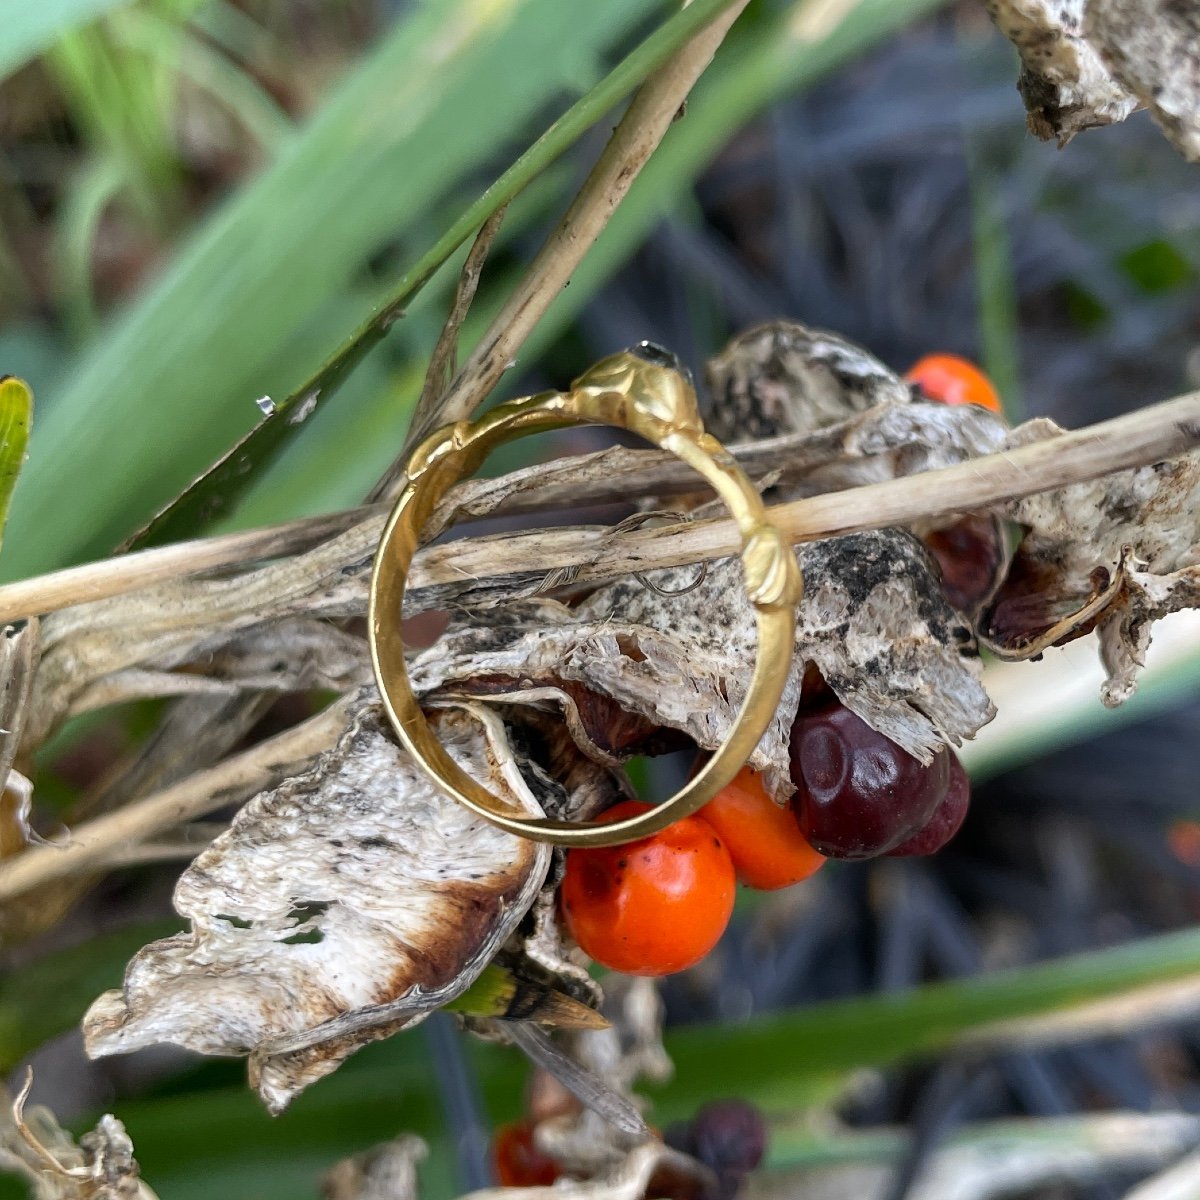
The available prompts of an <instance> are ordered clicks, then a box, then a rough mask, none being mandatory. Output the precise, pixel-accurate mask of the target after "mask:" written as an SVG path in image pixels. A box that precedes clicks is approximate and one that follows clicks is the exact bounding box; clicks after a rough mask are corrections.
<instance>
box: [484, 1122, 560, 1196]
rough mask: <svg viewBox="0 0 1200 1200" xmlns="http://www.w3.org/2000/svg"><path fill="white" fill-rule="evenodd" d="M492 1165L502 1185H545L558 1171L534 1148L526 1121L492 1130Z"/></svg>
mask: <svg viewBox="0 0 1200 1200" xmlns="http://www.w3.org/2000/svg"><path fill="white" fill-rule="evenodd" d="M492 1164H493V1165H494V1166H495V1168H496V1178H497V1179H498V1180H499V1181H500V1183H501V1185H502V1186H504V1187H541V1186H549V1185H550V1184H552V1183H553V1182H554V1181H555V1180H556V1179H557V1178H558V1177H559V1175H561V1174H562V1172H561V1171H560V1170H559V1166H558V1163H556V1162H555V1161H554V1159H552V1158H551V1157H550V1156H549V1155H548V1154H543V1153H542V1151H541V1150H539V1149H538V1148H537V1146H536V1144H535V1143H534V1140H533V1126H532V1125H531V1124H530V1123H529V1122H528V1121H512V1122H510V1123H509V1124H507V1125H501V1126H500V1128H499V1129H497V1130H496V1136H495V1138H494V1139H493V1140H492Z"/></svg>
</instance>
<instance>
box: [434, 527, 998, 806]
mask: <svg viewBox="0 0 1200 1200" xmlns="http://www.w3.org/2000/svg"><path fill="white" fill-rule="evenodd" d="M796 553H797V556H798V558H799V561H800V565H801V568H802V570H803V571H804V575H805V579H806V580H807V586H806V591H805V596H804V599H803V600H802V601H801V604H800V608H799V611H798V616H797V635H796V658H795V661H794V663H793V666H792V671H791V675H790V678H789V680H788V683H787V685H786V687H785V689H784V694H783V700H782V702H781V704H780V707H779V711H778V713H777V715H776V718H775V720H774V721H773V722H772V724H771V726H770V727H769V728H768V730H767V732H766V734H764V736H763V738H762V740H761V741H760V742H759V745H758V746H757V748H756V749H755V751H754V753H753V754H752V755H751V757H750V764H751V766H753V767H754V768H755V770H757V771H760V772H761V773H762V774H763V776H764V782H765V785H766V787H767V789H768V790H769V791H770V793H771V794H772V795H773V796H775V797H776V798H777V799H779V800H783V799H785V798H786V797H787V796H788V795H790V793H791V790H792V785H791V781H790V777H789V765H788V748H787V747H788V734H789V731H790V727H791V723H792V720H793V718H794V717H795V714H796V709H797V707H798V706H799V701H800V685H801V678H802V675H803V670H804V665H805V663H806V662H812V663H815V664H816V666H817V667H818V668H819V669H820V671H821V673H822V674H823V675H824V676H825V677H826V679H827V680H828V681H829V683H830V686H831V687H833V689H834V690H835V691H836V692H837V694H838V696H839V697H840V698H841V700H842V701H843V702H844V703H845V704H846V705H847V706H848V707H850V708H852V709H853V710H854V711H855V712H857V713H858V714H859V715H860V716H861V717H862V718H863V719H864V720H865V721H867V722H868V723H869V724H871V725H872V726H874V727H875V728H877V729H879V730H880V732H882V733H885V734H887V736H888V737H890V738H892V739H893V740H894V741H895V742H897V743H898V744H899V745H901V746H903V747H904V748H905V749H906V750H908V751H909V752H910V753H912V754H915V755H917V756H918V757H920V758H921V759H922V760H923V761H929V760H930V759H931V758H932V755H933V754H934V753H936V752H937V751H938V750H939V749H940V748H941V746H942V745H943V744H944V743H946V742H952V743H954V744H958V743H959V742H960V741H961V739H962V738H964V737H971V736H972V735H973V734H974V733H975V731H976V730H978V729H979V728H980V726H982V725H984V724H985V723H986V722H987V721H989V720H990V719H991V717H992V712H993V710H992V707H991V704H990V702H989V701H988V699H987V695H986V693H985V692H984V690H983V688H982V685H981V684H980V682H979V666H978V663H977V662H976V661H975V659H974V658H973V657H970V656H969V655H968V654H964V650H968V651H969V649H970V647H971V635H970V633H969V631H968V630H967V629H966V628H965V626H964V625H963V624H962V622H961V620H960V618H958V617H957V616H956V614H955V613H954V611H953V610H952V609H951V608H950V606H949V604H948V603H947V601H946V599H945V597H944V595H943V594H942V591H941V587H940V584H939V582H938V580H937V577H936V574H935V570H936V569H935V568H934V567H933V565H932V563H931V562H930V559H929V557H928V555H927V553H926V551H925V549H924V547H923V546H922V545H921V544H920V543H919V542H918V541H917V539H916V538H914V537H912V536H911V535H909V534H906V533H904V532H902V531H899V530H882V531H878V532H875V533H865V534H855V535H852V536H849V537H844V538H832V539H829V540H827V541H822V542H813V543H809V544H807V545H804V546H800V547H797V548H796ZM692 574H693V573H692V572H691V571H690V570H689V569H688V568H681V569H679V570H676V571H663V572H660V573H659V575H658V576H657V577H656V578H657V579H658V581H659V582H660V583H662V585H663V586H664V587H666V588H672V587H677V586H680V585H682V584H684V583H687V582H689V581H690V579H691V578H692ZM756 640H757V639H756V633H755V625H754V618H753V611H752V609H751V608H750V605H749V602H748V601H747V600H746V598H745V595H744V592H743V584H742V578H741V566H740V564H738V563H734V562H729V561H725V562H718V563H715V564H714V565H713V568H712V570H711V571H710V572H709V576H708V578H707V579H706V580H705V581H704V583H703V584H702V585H701V586H700V587H699V588H697V589H696V590H694V591H692V592H689V593H688V594H687V595H682V596H667V595H661V594H659V593H656V592H654V591H651V590H649V589H647V588H645V587H643V586H642V585H641V584H638V583H636V582H632V581H630V582H621V583H616V584H612V585H610V586H609V587H605V588H600V589H598V590H597V591H596V592H594V593H593V594H592V595H591V596H589V597H588V598H587V599H586V600H585V601H583V602H582V603H581V604H580V605H579V606H578V607H577V608H576V609H574V610H570V609H567V608H566V607H565V606H563V605H560V604H554V603H547V602H535V603H530V604H527V605H523V606H513V607H511V608H508V609H506V610H504V611H503V612H502V613H495V614H487V615H484V614H478V615H476V616H474V617H473V618H472V623H471V624H470V625H466V626H461V627H460V626H452V628H451V629H450V631H449V632H448V633H447V635H446V636H445V637H443V638H442V640H441V641H439V642H438V643H437V645H436V646H434V647H432V648H431V649H430V650H427V651H425V652H424V653H423V654H422V655H420V656H419V657H418V658H417V659H416V661H415V662H414V664H413V678H414V682H415V683H416V684H417V686H418V687H419V688H426V689H428V688H435V687H441V688H444V689H446V690H448V691H455V690H456V689H457V690H463V691H471V690H472V687H473V685H472V684H471V682H470V681H472V680H479V679H483V680H485V681H487V682H486V686H487V687H488V688H492V687H495V686H496V681H497V680H507V681H508V683H507V684H505V685H504V686H505V689H506V690H505V694H506V695H507V696H508V697H510V698H513V699H520V698H521V693H522V692H523V691H525V692H528V693H530V695H531V697H532V698H533V699H534V700H535V701H540V700H541V699H542V698H543V697H544V696H545V695H546V691H547V689H551V690H553V689H557V690H558V691H560V692H561V693H562V695H563V697H564V699H563V704H564V706H567V705H569V704H570V703H571V702H575V704H576V712H578V713H582V712H583V711H584V709H583V708H580V707H579V705H578V703H577V701H578V696H579V692H578V690H577V687H576V685H583V686H584V687H585V688H586V689H587V690H588V691H590V692H594V693H596V694H597V695H598V696H600V697H606V698H608V699H609V700H612V701H615V702H616V705H617V706H618V709H619V711H620V713H621V714H633V715H634V716H637V717H642V718H645V719H647V720H648V721H649V722H650V723H651V725H654V726H665V727H666V728H668V729H672V730H677V731H680V732H682V733H685V734H686V735H687V736H688V737H689V738H690V739H691V740H692V741H694V742H695V743H696V744H697V745H698V746H700V747H702V748H703V749H706V750H715V749H716V748H717V747H718V746H719V745H720V744H721V743H722V742H723V741H724V740H725V738H726V736H727V734H728V731H729V728H730V726H731V724H732V722H733V719H734V717H735V715H736V713H737V710H738V708H739V706H740V704H741V701H742V698H743V697H744V695H745V689H746V686H747V684H748V682H749V679H750V674H751V671H752V670H753V666H754V655H755V652H756ZM594 711H595V712H598V713H604V712H606V711H608V710H607V709H606V708H605V706H603V705H602V704H597V705H595V706H594ZM628 725H629V722H628V720H627V717H626V716H624V715H622V716H621V717H619V718H618V720H617V725H616V727H617V728H622V729H623V728H627V727H628ZM602 733H603V730H601V731H599V732H592V731H589V734H588V737H589V741H590V742H591V743H593V744H594V743H595V742H596V741H597V739H598V738H599V737H600V736H601V734H602ZM608 749H610V750H611V749H612V745H611V741H610V743H609V746H608Z"/></svg>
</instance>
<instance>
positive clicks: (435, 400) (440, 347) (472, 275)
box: [367, 204, 508, 503]
mask: <svg viewBox="0 0 1200 1200" xmlns="http://www.w3.org/2000/svg"><path fill="white" fill-rule="evenodd" d="M507 211H508V205H507V204H505V205H503V206H502V207H500V208H498V209H497V210H496V211H495V212H494V213H492V215H491V216H490V217H488V219H487V220H486V221H485V222H484V223H483V227H482V228H481V229H480V230H479V232H478V233H477V234H476V235H475V241H474V242H472V243H471V250H470V252H469V253H468V254H467V260H466V262H464V263H463V268H462V271H461V272H460V274H459V277H458V286H457V287H456V288H455V290H454V302H453V304H451V306H450V315H449V316H448V317H447V318H446V323H445V325H443V326H442V332H441V334H440V335H439V336H438V340H437V345H435V346H434V348H433V354H432V355H431V356H430V359H429V370H428V371H426V372H425V386H424V387H422V389H421V395H420V398H419V399H418V400H417V405H416V408H414V409H413V415H412V421H411V422H410V423H409V430H408V436H407V437H406V438H405V439H404V446H403V447H402V449H401V451H400V455H399V461H400V462H407V461H408V456H409V453H410V451H411V450H412V448H413V447H414V446H415V445H416V444H417V442H418V440H419V439H420V437H421V436H423V435H422V434H421V433H420V431H421V430H423V429H434V428H436V427H437V425H438V423H439V422H438V414H439V413H440V411H441V407H442V397H443V395H444V394H445V391H446V388H447V386H448V385H449V384H450V381H451V379H452V378H453V376H454V374H455V372H456V370H457V364H458V335H459V332H460V331H461V329H462V324H463V321H465V320H466V319H467V313H468V312H469V311H470V309H471V303H472V301H473V300H474V299H475V292H476V289H477V288H478V287H479V278H480V276H481V275H482V274H483V264H484V262H485V261H486V260H487V256H488V253H489V251H490V250H491V248H492V243H493V242H494V241H495V240H496V234H498V233H499V232H500V223H501V222H502V221H503V220H504V214H505V213H506V212H507ZM386 490H387V489H386V487H385V486H383V480H380V483H379V484H377V485H376V486H375V487H374V488H372V489H371V492H370V494H369V495H368V496H367V502H368V503H370V502H371V501H372V500H375V499H378V498H379V496H380V495H382V494H383V493H384V492H386Z"/></svg>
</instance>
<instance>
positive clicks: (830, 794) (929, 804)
mask: <svg viewBox="0 0 1200 1200" xmlns="http://www.w3.org/2000/svg"><path fill="white" fill-rule="evenodd" d="M790 755H791V774H792V783H793V784H794V785H795V788H796V794H795V795H794V796H793V797H792V811H793V812H794V813H795V816H796V820H797V821H798V822H799V825H800V832H801V833H802V834H803V835H804V838H805V840H806V841H807V842H808V843H809V844H810V845H811V846H812V847H813V848H814V849H815V850H817V851H819V852H820V853H821V854H824V855H825V856H826V857H828V858H873V857H875V856H876V855H878V854H885V853H886V852H887V851H888V850H891V849H892V848H893V847H894V846H898V845H900V843H901V842H903V841H906V840H907V839H908V838H910V837H911V836H912V835H913V834H914V833H916V832H917V830H919V829H921V828H922V827H923V826H924V825H925V823H926V822H927V821H928V820H929V819H930V818H931V817H932V816H933V813H934V811H935V810H936V809H937V806H938V805H939V804H940V803H941V802H942V799H943V797H944V796H945V795H946V788H947V786H948V784H949V781H950V767H949V760H948V757H947V756H946V755H945V754H937V755H935V756H934V758H933V761H932V762H931V763H930V764H929V766H925V765H924V764H923V763H922V762H920V760H919V759H916V758H914V757H913V756H912V755H911V754H909V753H908V752H907V751H906V750H903V749H901V748H900V747H899V746H897V745H896V743H895V742H893V741H891V740H890V739H888V738H887V737H885V736H884V735H883V734H882V733H878V732H877V731H876V730H874V729H872V728H871V727H870V726H869V725H868V724H867V723H866V722H865V721H864V720H863V719H862V718H861V717H858V716H856V715H855V714H854V713H852V712H851V711H850V710H849V709H848V708H845V707H843V706H842V705H840V704H836V705H830V706H828V707H825V708H821V709H818V710H815V711H812V712H801V713H800V715H799V716H798V717H797V718H796V722H795V724H794V725H793V726H792V735H791V742H790Z"/></svg>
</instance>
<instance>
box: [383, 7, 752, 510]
mask: <svg viewBox="0 0 1200 1200" xmlns="http://www.w3.org/2000/svg"><path fill="white" fill-rule="evenodd" d="M748 2H749V0H731V2H730V3H729V4H728V5H727V7H726V8H725V10H724V11H723V12H721V13H720V14H719V15H718V16H716V17H714V18H713V20H712V21H711V22H710V23H709V24H708V25H706V26H705V27H704V28H703V29H701V30H700V32H699V33H697V34H696V35H695V37H693V38H692V39H691V41H689V42H688V43H686V44H685V45H684V46H682V47H681V48H680V49H679V50H678V51H677V52H676V53H675V54H674V55H673V56H672V57H671V59H670V60H669V61H667V62H666V63H664V64H663V66H661V67H660V68H659V69H658V70H657V71H656V72H655V73H654V74H653V75H651V76H650V77H649V78H648V79H647V80H646V82H645V83H643V84H642V86H641V87H640V88H639V89H638V90H637V93H636V94H635V95H634V97H633V100H632V101H631V102H630V105H629V107H628V109H626V111H625V115H624V116H623V117H622V118H621V120H620V122H619V124H618V125H617V127H616V129H614V130H613V135H612V137H611V138H610V139H609V142H608V145H607V146H605V148H604V152H603V153H602V154H601V155H600V158H599V159H598V160H597V162H596V165H595V166H594V167H593V168H592V170H591V172H590V174H589V175H588V177H587V179H586V180H585V181H584V184H583V187H582V188H580V190H579V193H578V195H577V196H576V197H575V199H574V200H573V201H572V202H571V206H570V208H568V209H567V211H566V213H565V214H564V215H563V218H562V220H561V221H560V222H559V223H558V226H557V227H556V228H555V230H554V232H553V233H552V234H551V235H550V237H549V238H548V239H547V241H546V244H545V245H544V246H543V247H542V248H541V250H539V251H538V253H537V255H536V256H535V257H534V259H533V261H532V262H531V263H530V264H529V267H528V269H527V270H526V272H525V274H524V275H523V276H522V277H521V280H520V282H519V283H518V284H517V286H516V287H515V288H514V289H513V291H512V294H511V295H510V296H509V298H508V300H507V301H506V302H505V304H504V307H503V308H501V310H500V311H499V312H498V313H497V314H496V316H495V317H494V319H493V320H492V323H491V325H490V326H489V327H488V330H487V332H486V333H485V334H484V335H483V337H482V338H481V339H480V340H479V344H478V345H477V346H476V347H475V349H474V350H473V351H472V352H471V356H470V358H468V359H467V361H466V362H465V363H464V364H463V367H462V369H461V370H460V371H459V373H458V375H457V376H456V377H455V379H454V380H453V382H452V383H451V384H450V387H449V388H448V389H447V391H446V394H445V395H444V396H443V397H442V398H441V400H440V402H439V403H438V404H437V405H431V406H430V407H429V409H428V411H427V412H425V413H422V414H420V415H421V417H423V418H424V419H423V420H414V423H413V427H412V430H411V431H410V433H409V436H408V439H407V442H406V445H408V446H411V445H413V444H414V443H415V442H417V441H419V440H420V439H421V438H423V437H424V436H425V435H426V434H427V433H429V432H431V431H432V430H433V429H436V428H437V426H438V425H440V424H443V423H444V422H447V421H458V420H462V419H464V418H466V417H469V416H470V415H471V413H472V412H474V410H475V408H476V406H477V405H478V404H479V402H480V401H481V400H482V399H483V398H484V396H486V395H487V394H488V392H490V391H491V390H492V388H494V387H495V386H496V384H497V383H499V382H500V377H501V376H502V375H503V374H504V372H505V371H507V370H508V369H509V367H510V366H511V365H512V363H513V362H514V361H515V359H516V355H517V351H518V350H519V349H520V348H521V346H522V345H524V343H525V340H526V338H528V337H529V335H530V333H532V332H533V328H534V326H535V325H537V323H538V321H540V320H541V319H542V316H543V315H544V314H545V312H546V310H547V309H548V308H549V307H550V305H551V303H552V302H553V300H554V298H555V297H556V296H557V295H558V294H559V292H561V291H562V289H563V288H564V287H566V286H567V284H568V283H570V281H571V276H572V275H573V274H574V272H575V269H576V268H577V267H578V266H579V264H580V262H582V261H583V256H584V255H585V254H586V253H587V252H588V250H589V249H590V248H591V246H592V243H593V242H594V241H595V240H596V238H598V237H599V236H600V234H601V233H602V232H603V230H604V227H605V226H606V225H607V224H608V222H609V219H610V218H611V217H612V214H613V212H614V211H615V210H616V208H617V206H618V205H619V204H620V203H621V201H622V200H624V199H625V196H626V193H627V192H628V191H629V189H630V187H632V185H633V181H634V180H635V179H636V178H637V177H638V174H639V173H640V172H641V169H642V168H643V167H644V166H645V165H646V163H647V162H648V161H649V159H650V156H651V155H652V154H653V153H654V151H655V150H657V149H658V144H659V142H661V141H662V139H663V135H664V134H665V133H666V132H667V130H668V129H669V128H670V126H671V122H672V121H674V120H675V118H676V117H677V116H678V114H679V112H680V109H681V108H682V106H683V104H684V102H685V101H686V100H687V96H688V93H689V92H690V91H691V90H692V88H693V87H694V86H695V83H696V80H697V79H699V78H700V76H701V75H702V74H703V73H704V70H705V68H707V66H708V64H709V63H710V62H711V61H712V57H713V55H714V54H715V53H716V52H717V48H718V47H719V46H720V44H721V42H722V41H724V39H725V35H726V34H727V33H728V32H729V29H730V26H732V25H733V23H734V22H735V21H736V20H737V19H738V17H739V16H740V15H741V13H742V10H743V9H744V8H745V7H746V5H747V3H748ZM404 463H405V458H404V457H403V456H402V457H401V458H400V459H399V460H398V461H397V462H396V464H395V465H394V466H393V467H392V469H391V471H389V472H388V474H387V475H385V476H384V478H383V479H381V480H380V481H379V483H378V484H377V485H376V486H375V488H374V489H373V490H372V493H371V495H372V498H375V497H386V496H389V495H394V494H395V493H396V492H397V491H398V490H399V486H400V485H401V481H402V480H403V478H404Z"/></svg>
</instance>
